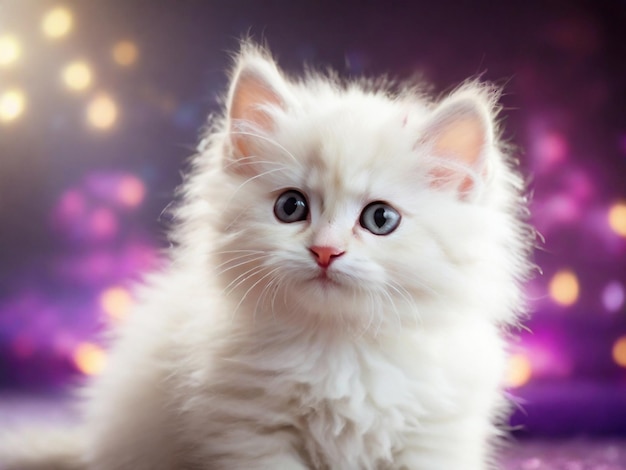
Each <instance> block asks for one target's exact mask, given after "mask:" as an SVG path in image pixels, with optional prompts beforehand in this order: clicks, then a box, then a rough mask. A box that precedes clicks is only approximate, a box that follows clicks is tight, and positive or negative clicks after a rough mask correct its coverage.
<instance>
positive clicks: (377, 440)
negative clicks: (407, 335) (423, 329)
mask: <svg viewBox="0 0 626 470" xmlns="http://www.w3.org/2000/svg"><path fill="white" fill-rule="evenodd" d="M400 341H401V342H402V341H404V340H400ZM378 346H380V345H378ZM392 349H396V348H392ZM418 349H419V351H418ZM398 353H400V355H398ZM411 355H413V356H414V358H413V359H411V358H410V357H411ZM415 355H419V356H420V358H419V360H416V358H415ZM429 356H432V351H429V348H426V347H422V348H416V347H415V345H414V344H413V343H412V342H409V343H407V344H403V345H402V347H401V348H400V349H399V350H385V351H384V352H383V351H381V350H380V348H379V347H376V346H375V345H368V344H358V343H353V344H347V345H346V344H335V345H332V344H331V345H329V344H326V345H325V347H324V349H323V350H322V351H321V352H318V354H317V355H313V354H312V355H311V356H310V357H311V358H312V359H313V358H315V360H314V361H313V363H311V364H309V367H310V368H311V369H310V373H309V374H306V375H299V374H298V380H297V386H294V387H293V389H292V390H294V391H295V392H296V394H295V395H294V396H291V397H289V403H291V404H292V405H291V407H292V408H291V410H290V412H291V413H293V416H294V418H295V422H296V426H297V427H298V429H299V432H300V434H301V436H302V442H303V446H304V447H305V449H306V453H307V454H308V455H309V456H310V458H311V460H312V463H313V464H314V465H315V467H316V468H324V463H325V462H334V463H335V465H336V463H337V462H340V463H341V464H340V465H339V466H338V467H336V468H363V469H367V468H376V469H378V468H387V465H390V464H391V462H393V460H394V455H395V454H396V453H397V452H399V451H401V449H402V447H403V446H404V443H406V442H407V441H408V440H413V439H414V438H415V436H416V435H418V434H419V433H420V432H421V430H422V429H423V426H424V423H425V422H427V421H430V420H432V419H433V416H435V415H438V416H441V415H443V414H446V413H449V412H450V411H451V409H450V407H451V403H452V402H453V399H452V397H451V393H452V386H451V384H450V383H449V382H448V381H447V380H446V377H445V374H442V371H441V370H439V368H438V367H437V365H436V364H435V362H434V361H433V360H432V359H433V358H432V357H429ZM416 362H419V363H420V364H417V363H416ZM285 378H287V377H285ZM294 378H295V377H294ZM287 380H289V379H287ZM295 382H296V381H294V385H295ZM290 388H292V387H290V386H287V387H285V389H286V390H289V389H290Z"/></svg>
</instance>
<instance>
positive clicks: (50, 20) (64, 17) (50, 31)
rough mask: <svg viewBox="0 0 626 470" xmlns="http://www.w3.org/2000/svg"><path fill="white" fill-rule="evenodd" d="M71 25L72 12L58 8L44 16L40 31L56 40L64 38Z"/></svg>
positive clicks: (72, 21)
mask: <svg viewBox="0 0 626 470" xmlns="http://www.w3.org/2000/svg"><path fill="white" fill-rule="evenodd" d="M73 23H74V19H73V15H72V12H71V11H70V10H68V9H67V8H65V7H61V6H59V7H56V8H53V9H52V10H50V11H49V12H48V13H46V14H45V15H44V17H43V20H42V22H41V29H42V30H43V32H44V34H45V35H46V36H48V37H49V38H52V39H56V38H61V37H63V36H66V35H67V34H68V33H69V32H70V31H71V29H72V26H73Z"/></svg>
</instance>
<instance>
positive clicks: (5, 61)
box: [0, 34, 22, 66]
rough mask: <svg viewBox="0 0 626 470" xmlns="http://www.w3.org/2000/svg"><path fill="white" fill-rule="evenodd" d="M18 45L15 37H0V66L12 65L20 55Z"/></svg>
mask: <svg viewBox="0 0 626 470" xmlns="http://www.w3.org/2000/svg"><path fill="white" fill-rule="evenodd" d="M21 52H22V51H21V48H20V43H19V41H18V40H17V38H16V37H15V36H12V35H10V34H4V35H2V36H0V66H7V65H11V64H13V63H14V62H15V61H17V59H19V57H20V55H21Z"/></svg>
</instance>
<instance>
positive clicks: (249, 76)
mask: <svg viewBox="0 0 626 470" xmlns="http://www.w3.org/2000/svg"><path fill="white" fill-rule="evenodd" d="M285 95H286V93H285V81H284V79H283V77H282V76H281V74H280V72H279V71H278V68H277V67H276V65H275V64H274V62H273V61H271V59H268V58H266V57H264V56H263V55H261V54H260V53H245V52H244V53H243V54H242V56H241V57H240V58H239V61H238V65H237V67H236V69H235V73H234V75H233V80H232V83H231V87H230V92H229V99H228V131H229V137H230V143H231V145H232V154H233V155H232V157H233V160H234V161H232V162H230V163H232V164H234V165H235V167H238V169H239V170H241V171H244V172H248V170H252V168H251V167H252V166H253V164H252V163H253V162H252V161H251V160H253V158H252V157H253V156H254V155H253V154H254V153H255V150H256V149H255V143H256V144H258V142H259V139H263V136H264V135H266V134H268V133H271V131H272V130H273V129H274V126H275V122H274V118H275V116H276V113H277V112H281V111H284V110H285V109H286V99H285ZM244 159H245V160H244ZM246 167H250V168H246Z"/></svg>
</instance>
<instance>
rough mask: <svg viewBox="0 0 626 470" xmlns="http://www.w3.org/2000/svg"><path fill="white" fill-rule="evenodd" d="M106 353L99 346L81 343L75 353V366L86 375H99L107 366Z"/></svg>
mask: <svg viewBox="0 0 626 470" xmlns="http://www.w3.org/2000/svg"><path fill="white" fill-rule="evenodd" d="M106 359H107V358H106V353H105V351H104V349H102V348H101V347H100V346H98V345H97V344H93V343H81V344H79V345H78V347H77V348H76V350H75V351H74V364H76V367H77V368H78V370H79V371H81V372H82V373H83V374H85V375H97V374H99V373H101V372H102V371H103V370H104V368H105V366H106Z"/></svg>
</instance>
